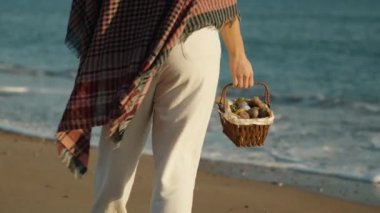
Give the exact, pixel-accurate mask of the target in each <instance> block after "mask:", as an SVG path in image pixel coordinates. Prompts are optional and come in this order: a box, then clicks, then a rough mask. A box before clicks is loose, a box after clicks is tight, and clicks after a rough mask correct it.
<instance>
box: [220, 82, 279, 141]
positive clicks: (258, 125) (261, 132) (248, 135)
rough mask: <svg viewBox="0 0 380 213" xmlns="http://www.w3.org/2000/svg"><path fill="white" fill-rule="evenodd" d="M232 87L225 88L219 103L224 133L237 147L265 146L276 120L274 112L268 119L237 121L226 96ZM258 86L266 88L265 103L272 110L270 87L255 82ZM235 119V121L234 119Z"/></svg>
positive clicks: (228, 85) (230, 84)
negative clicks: (270, 129) (228, 89)
mask: <svg viewBox="0 0 380 213" xmlns="http://www.w3.org/2000/svg"><path fill="white" fill-rule="evenodd" d="M232 85H233V84H232V83H229V84H227V85H225V86H224V88H223V90H222V94H221V96H220V99H219V102H218V106H219V111H218V112H219V117H220V121H221V124H222V126H223V133H224V134H225V135H226V136H227V137H228V138H229V139H230V140H231V141H232V142H233V143H234V144H235V145H236V146H237V147H255V146H262V145H264V142H265V138H266V137H267V134H268V131H269V127H270V126H271V124H272V123H273V120H274V114H273V112H272V113H271V115H270V116H269V117H268V118H253V119H236V116H231V115H232V112H231V110H230V106H229V104H228V99H227V98H226V95H227V88H228V87H231V86H232ZM256 85H261V86H263V87H264V98H265V103H266V104H267V105H268V107H269V108H270V94H269V87H268V85H267V84H266V83H264V82H255V86H256ZM234 117H235V119H232V118H234Z"/></svg>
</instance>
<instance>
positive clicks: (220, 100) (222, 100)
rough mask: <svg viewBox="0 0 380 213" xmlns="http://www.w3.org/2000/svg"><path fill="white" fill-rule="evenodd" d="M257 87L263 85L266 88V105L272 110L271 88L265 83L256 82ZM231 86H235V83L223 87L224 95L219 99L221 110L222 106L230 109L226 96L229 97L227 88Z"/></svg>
mask: <svg viewBox="0 0 380 213" xmlns="http://www.w3.org/2000/svg"><path fill="white" fill-rule="evenodd" d="M255 85H261V86H263V87H264V98H265V103H266V104H267V105H268V107H269V108H270V94H269V86H268V85H267V84H266V83H264V82H261V81H259V82H255ZM230 86H233V83H229V84H227V85H225V86H224V87H223V90H222V95H221V96H220V99H219V104H218V105H219V108H220V107H221V106H224V109H227V107H228V102H227V98H226V95H227V88H228V87H230Z"/></svg>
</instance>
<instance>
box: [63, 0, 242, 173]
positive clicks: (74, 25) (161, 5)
mask: <svg viewBox="0 0 380 213" xmlns="http://www.w3.org/2000/svg"><path fill="white" fill-rule="evenodd" d="M235 18H239V19H240V16H239V14H238V11H237V6H236V0H73V1H72V7H71V12H70V17H69V20H68V27H67V34H66V39H65V43H66V44H67V46H68V47H69V48H70V49H72V50H73V51H74V52H75V54H76V55H77V57H78V58H79V59H80V61H79V67H78V70H77V75H76V78H75V84H74V88H73V90H72V93H71V95H70V98H69V100H68V103H67V105H66V108H65V111H64V113H63V116H62V118H61V121H60V123H59V126H58V128H57V132H56V139H57V149H58V154H59V156H60V157H61V159H62V161H63V162H64V163H65V164H66V165H67V167H68V168H69V169H70V171H71V172H72V173H73V174H74V175H75V177H76V178H79V177H81V176H82V175H83V174H85V172H86V170H87V165H88V160H89V154H90V153H89V148H90V140H91V129H92V127H94V126H99V125H104V124H107V123H109V124H111V128H110V132H109V134H108V136H109V137H111V138H112V139H113V140H112V141H113V142H114V144H115V148H117V147H118V145H119V143H120V141H121V138H122V136H123V132H124V130H125V128H126V127H127V126H128V123H129V122H130V121H131V119H133V117H134V115H135V113H136V111H137V110H138V109H139V107H140V104H141V103H142V101H143V99H144V97H145V94H146V92H147V91H148V89H149V87H150V85H151V82H152V79H153V78H154V77H155V76H156V75H157V74H158V72H159V71H160V69H159V68H160V65H161V64H162V63H163V61H164V60H165V59H166V57H167V55H168V53H169V52H170V50H171V48H172V47H173V46H174V45H175V43H176V42H177V41H184V40H185V39H186V38H187V37H188V36H189V35H190V34H191V33H192V32H193V31H195V30H197V29H200V28H202V27H205V26H209V25H214V26H216V27H217V28H218V29H219V28H220V27H222V26H223V25H224V24H225V23H227V22H230V21H231V20H233V19H235Z"/></svg>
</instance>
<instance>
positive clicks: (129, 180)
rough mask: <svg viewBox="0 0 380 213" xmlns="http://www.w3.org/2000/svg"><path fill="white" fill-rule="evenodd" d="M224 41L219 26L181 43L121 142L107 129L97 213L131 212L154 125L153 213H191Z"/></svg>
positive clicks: (101, 146)
mask: <svg viewBox="0 0 380 213" xmlns="http://www.w3.org/2000/svg"><path fill="white" fill-rule="evenodd" d="M220 57H221V44H220V39H219V34H218V31H217V29H216V28H214V27H205V28H202V29H200V30H197V31H195V32H193V33H192V34H191V35H190V36H189V37H188V39H187V40H186V41H185V42H184V43H178V44H177V45H176V46H175V47H174V48H173V49H172V51H171V52H170V54H169V56H168V59H167V60H166V62H165V64H164V65H163V66H162V69H164V70H162V72H161V74H160V75H159V76H158V77H157V78H155V79H154V81H153V82H152V85H151V86H152V87H151V88H150V90H149V92H148V94H147V95H146V97H145V99H144V101H143V103H142V105H141V107H140V109H139V110H138V111H137V113H136V115H135V117H134V118H133V120H132V121H131V122H130V123H129V125H128V127H127V129H126V131H125V132H124V135H123V138H122V140H123V141H122V142H121V145H120V147H119V148H118V149H115V150H114V149H113V144H112V142H111V141H108V140H109V139H108V138H107V137H105V131H106V130H107V128H108V126H107V125H104V126H103V127H102V131H101V139H100V143H99V151H98V153H99V154H98V160H97V166H96V171H95V181H94V187H95V200H94V203H93V206H92V213H126V212H127V210H126V204H127V201H128V198H129V195H130V192H131V189H132V185H133V181H134V177H135V172H136V168H137V164H138V161H139V157H140V155H141V153H142V150H143V148H144V146H145V141H146V139H147V136H148V133H149V130H150V127H152V149H153V158H154V167H155V171H154V172H155V174H154V177H155V179H154V189H153V195H152V197H151V202H150V204H151V206H150V209H151V211H150V212H153V213H190V212H191V208H192V203H193V191H194V185H195V178H196V173H197V169H198V164H199V160H200V155H201V150H202V145H203V142H204V138H205V135H206V130H207V126H208V123H209V120H210V116H211V112H212V108H213V104H214V100H215V93H216V88H217V84H218V79H219V71H220Z"/></svg>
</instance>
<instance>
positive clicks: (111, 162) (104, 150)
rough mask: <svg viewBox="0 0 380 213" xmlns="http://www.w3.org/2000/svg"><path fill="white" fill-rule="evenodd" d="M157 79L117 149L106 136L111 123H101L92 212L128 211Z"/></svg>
mask: <svg viewBox="0 0 380 213" xmlns="http://www.w3.org/2000/svg"><path fill="white" fill-rule="evenodd" d="M155 82H156V81H155V80H153V82H152V85H151V86H152V87H151V89H150V90H149V91H148V93H147V95H146V96H145V98H144V101H143V103H142V105H141V108H140V109H139V110H138V111H137V113H136V115H135V117H134V118H133V120H132V121H131V122H130V123H129V125H128V127H127V129H126V131H125V132H124V135H123V138H122V141H121V143H120V147H119V148H118V149H113V148H114V145H113V142H112V141H110V140H111V139H109V138H108V137H106V133H107V130H108V128H109V126H108V125H104V126H103V127H102V131H101V137H100V142H99V147H98V160H97V166H96V171H95V181H94V189H95V200H94V203H93V206H92V210H91V212H92V213H126V212H127V210H126V204H127V201H128V198H129V195H130V192H131V189H132V185H133V182H134V178H135V173H136V168H137V165H138V161H139V158H140V155H141V152H142V150H143V148H144V145H145V142H146V139H147V136H148V133H149V130H150V126H151V114H152V98H153V94H154V87H155V86H154V84H155Z"/></svg>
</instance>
